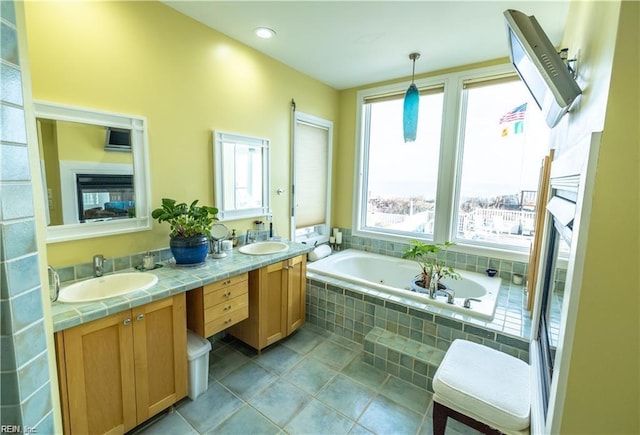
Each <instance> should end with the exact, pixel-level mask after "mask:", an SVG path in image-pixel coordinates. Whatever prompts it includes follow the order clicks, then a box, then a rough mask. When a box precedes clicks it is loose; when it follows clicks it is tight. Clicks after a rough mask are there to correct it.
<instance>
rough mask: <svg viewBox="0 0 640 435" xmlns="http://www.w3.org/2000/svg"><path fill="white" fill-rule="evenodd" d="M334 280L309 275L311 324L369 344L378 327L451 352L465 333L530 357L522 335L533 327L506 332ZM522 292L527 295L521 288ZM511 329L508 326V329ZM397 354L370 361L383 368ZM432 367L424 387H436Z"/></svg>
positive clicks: (391, 364) (394, 363) (469, 337)
mask: <svg viewBox="0 0 640 435" xmlns="http://www.w3.org/2000/svg"><path fill="white" fill-rule="evenodd" d="M332 281H333V283H327V282H324V281H321V280H318V279H308V280H307V321H308V322H309V323H312V324H314V325H317V326H319V327H321V328H324V329H327V330H329V331H331V332H334V333H336V334H338V335H341V336H343V337H346V338H348V339H350V340H354V341H356V342H358V343H362V344H366V343H365V336H366V335H367V334H368V333H369V332H370V331H371V330H372V329H373V328H374V327H377V328H381V329H384V330H386V331H390V332H392V333H394V334H397V335H398V336H399V337H403V338H406V339H411V340H413V341H415V342H416V343H421V344H426V345H429V346H432V347H434V348H435V349H439V350H442V351H446V350H447V349H448V348H449V345H450V344H451V342H452V341H453V340H455V339H457V338H462V339H466V340H471V341H475V342H478V343H482V344H485V345H487V346H489V347H492V348H494V349H498V350H501V351H503V352H505V353H508V354H510V355H513V356H515V357H518V358H520V359H522V360H523V361H526V362H529V342H528V339H526V338H524V337H523V336H527V335H528V326H527V327H524V328H522V329H521V331H522V332H521V333H520V336H516V335H512V334H509V333H506V332H504V330H505V328H504V326H503V327H502V328H501V327H500V322H495V323H493V322H488V323H484V322H476V323H471V322H465V321H462V320H458V319H455V318H452V317H449V316H448V315H446V314H441V315H439V314H433V313H430V312H427V311H424V310H421V309H419V308H418V307H417V305H419V304H415V305H416V307H411V306H407V305H403V304H399V303H396V302H390V301H388V300H385V299H383V298H380V297H379V296H378V295H376V294H375V292H372V294H366V293H362V292H361V291H356V290H355V289H354V288H349V287H350V285H349V284H348V283H345V284H344V286H342V285H337V284H336V283H335V280H332ZM506 287H509V285H508V284H507V285H506ZM505 291H506V292H507V293H510V291H509V290H508V289H505V288H502V289H501V292H505ZM517 293H518V292H517V291H516V292H514V294H517ZM519 293H520V295H523V292H522V291H520V292H519ZM508 299H509V296H508V295H507V296H506V297H504V298H503V301H502V302H501V305H502V308H501V307H500V306H499V307H498V309H497V311H498V310H504V306H505V304H506V303H508ZM518 303H519V304H520V305H522V303H523V301H522V300H520V301H518ZM503 315H504V314H503ZM517 315H518V316H521V320H520V321H522V322H525V323H526V320H527V319H524V318H522V313H519V314H517ZM483 323H484V324H483ZM503 324H504V323H503ZM506 330H507V331H508V328H506ZM365 351H366V347H365ZM366 356H367V355H365V357H366ZM393 358H394V353H393V352H388V353H385V354H384V355H380V354H375V355H370V359H371V361H370V362H371V363H372V364H373V365H375V366H376V367H378V368H393V367H395V366H397V365H398V364H397V361H394V360H393ZM397 368H398V375H402V371H401V367H397ZM433 371H434V370H432V371H431V372H429V374H430V375H431V376H427V373H425V379H424V385H421V386H422V387H423V388H426V389H429V390H430V389H431V380H432V376H433ZM414 375H415V373H411V370H409V371H408V372H407V376H409V377H410V378H409V379H406V380H408V381H413V380H414V379H413V378H414V377H415V376H414ZM401 377H402V376H401Z"/></svg>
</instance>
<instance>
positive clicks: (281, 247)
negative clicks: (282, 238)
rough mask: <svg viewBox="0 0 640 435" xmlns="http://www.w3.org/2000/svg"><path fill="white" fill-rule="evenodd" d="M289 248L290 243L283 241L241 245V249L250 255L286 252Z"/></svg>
mask: <svg viewBox="0 0 640 435" xmlns="http://www.w3.org/2000/svg"><path fill="white" fill-rule="evenodd" d="M287 249H289V245H287V244H286V243H282V242H258V243H251V244H249V245H244V246H242V247H240V249H239V251H240V252H242V253H243V254H249V255H265V254H275V253H278V252H284V251H286V250H287Z"/></svg>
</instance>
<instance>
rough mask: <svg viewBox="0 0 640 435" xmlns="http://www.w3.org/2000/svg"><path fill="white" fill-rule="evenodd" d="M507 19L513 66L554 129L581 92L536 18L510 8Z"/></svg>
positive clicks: (506, 14)
mask: <svg viewBox="0 0 640 435" xmlns="http://www.w3.org/2000/svg"><path fill="white" fill-rule="evenodd" d="M504 17H505V20H506V24H507V34H508V40H509V55H510V57H511V63H513V66H514V67H515V69H516V71H517V72H518V75H520V78H521V79H522V81H523V82H524V83H525V84H526V85H527V88H529V92H531V95H532V96H533V99H534V100H535V101H536V103H537V104H538V107H540V110H542V112H543V114H544V117H545V119H546V121H547V125H548V126H549V127H555V126H556V125H557V124H558V122H560V119H561V118H562V117H563V116H564V114H565V113H567V111H568V110H569V108H570V107H571V105H572V104H573V102H574V101H575V99H576V98H577V97H578V95H580V94H581V93H582V91H581V90H580V87H579V86H578V84H577V83H576V81H575V80H574V78H573V76H572V75H571V73H570V72H569V69H568V67H567V65H566V64H565V62H564V61H563V60H562V58H561V57H560V55H559V54H558V52H557V51H556V49H555V47H554V46H553V44H552V43H551V41H550V40H549V38H548V37H547V35H546V33H544V30H542V27H540V24H538V20H536V18H535V17H534V16H533V15H531V16H529V15H526V14H524V13H522V12H520V11H516V10H513V9H507V10H506V11H504Z"/></svg>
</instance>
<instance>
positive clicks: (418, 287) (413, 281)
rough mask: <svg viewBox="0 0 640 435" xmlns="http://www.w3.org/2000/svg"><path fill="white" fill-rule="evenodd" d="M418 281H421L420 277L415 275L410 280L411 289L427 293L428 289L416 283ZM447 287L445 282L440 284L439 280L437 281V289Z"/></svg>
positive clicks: (446, 288) (445, 288)
mask: <svg viewBox="0 0 640 435" xmlns="http://www.w3.org/2000/svg"><path fill="white" fill-rule="evenodd" d="M418 281H420V282H422V278H421V277H415V278H414V279H412V280H411V291H414V292H417V293H424V294H429V289H428V288H424V287H422V286H421V285H418ZM448 289H449V287H448V286H446V285H445V284H442V283H441V282H439V283H438V290H448Z"/></svg>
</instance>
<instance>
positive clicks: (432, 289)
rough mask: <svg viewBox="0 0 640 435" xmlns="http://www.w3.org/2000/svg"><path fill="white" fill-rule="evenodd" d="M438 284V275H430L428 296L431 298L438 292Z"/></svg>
mask: <svg viewBox="0 0 640 435" xmlns="http://www.w3.org/2000/svg"><path fill="white" fill-rule="evenodd" d="M438 284H439V283H438V275H437V274H435V273H434V274H433V275H431V281H430V282H429V297H430V298H431V299H435V298H436V294H437V293H438Z"/></svg>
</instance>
